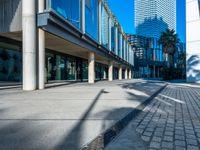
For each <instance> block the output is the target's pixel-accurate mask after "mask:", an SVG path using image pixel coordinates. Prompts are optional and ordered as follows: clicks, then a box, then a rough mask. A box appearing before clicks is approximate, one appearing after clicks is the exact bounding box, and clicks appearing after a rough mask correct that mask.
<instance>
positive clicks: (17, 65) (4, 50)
mask: <svg viewBox="0 0 200 150" xmlns="http://www.w3.org/2000/svg"><path fill="white" fill-rule="evenodd" d="M12 47H15V46H12V45H8V44H5V43H0V81H13V82H19V81H22V53H21V52H20V51H19V47H17V48H16V49H15V48H12Z"/></svg>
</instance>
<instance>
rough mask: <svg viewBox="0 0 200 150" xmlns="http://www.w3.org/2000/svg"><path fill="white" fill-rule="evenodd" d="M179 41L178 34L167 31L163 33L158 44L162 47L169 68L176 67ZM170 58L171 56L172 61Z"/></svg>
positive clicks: (173, 31)
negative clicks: (175, 60) (175, 57)
mask: <svg viewBox="0 0 200 150" xmlns="http://www.w3.org/2000/svg"><path fill="white" fill-rule="evenodd" d="M179 41H180V40H179V38H178V34H176V32H175V30H173V29H172V30H170V29H167V30H166V31H165V32H162V33H161V36H160V38H159V41H158V42H159V44H161V45H162V48H163V52H164V53H165V58H166V60H165V61H166V62H167V66H168V67H170V66H174V54H175V53H176V50H177V44H178V43H179ZM169 56H171V59H169Z"/></svg>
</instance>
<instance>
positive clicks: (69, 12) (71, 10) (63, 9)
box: [51, 0, 80, 28]
mask: <svg viewBox="0 0 200 150" xmlns="http://www.w3.org/2000/svg"><path fill="white" fill-rule="evenodd" d="M51 2H52V8H53V9H54V10H55V11H56V12H57V13H59V14H60V15H61V16H63V17H64V18H65V19H67V20H68V21H70V22H71V23H72V24H73V25H74V26H76V27H78V28H80V0H51Z"/></svg>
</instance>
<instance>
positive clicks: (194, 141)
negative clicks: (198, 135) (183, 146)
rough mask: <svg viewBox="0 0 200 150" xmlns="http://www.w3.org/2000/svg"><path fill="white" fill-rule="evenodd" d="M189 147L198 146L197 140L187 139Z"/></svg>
mask: <svg viewBox="0 0 200 150" xmlns="http://www.w3.org/2000/svg"><path fill="white" fill-rule="evenodd" d="M186 142H187V145H198V143H197V140H193V139H186Z"/></svg>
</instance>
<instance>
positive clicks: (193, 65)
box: [186, 55, 200, 82]
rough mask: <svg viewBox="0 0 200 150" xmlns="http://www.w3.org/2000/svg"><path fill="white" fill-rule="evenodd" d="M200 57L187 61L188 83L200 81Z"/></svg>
mask: <svg viewBox="0 0 200 150" xmlns="http://www.w3.org/2000/svg"><path fill="white" fill-rule="evenodd" d="M199 66H200V56H198V55H192V56H190V57H189V58H188V59H187V69H186V70H187V81H188V82H199V81H200V70H199Z"/></svg>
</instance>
